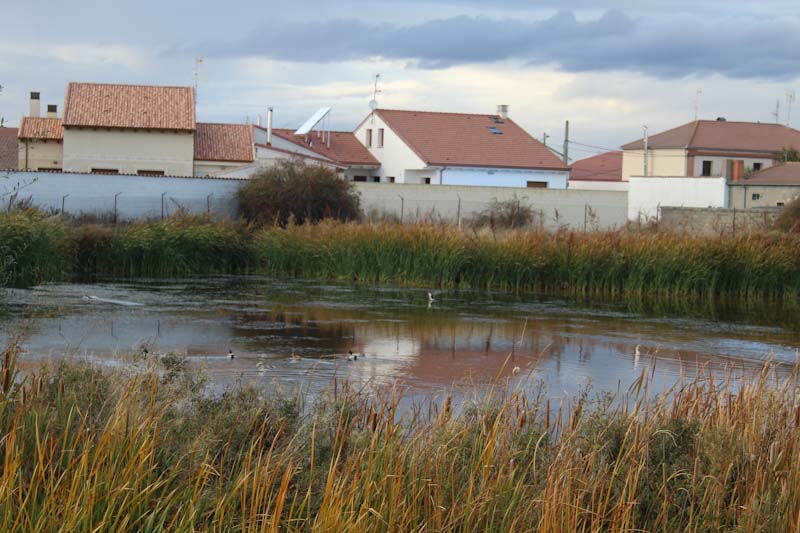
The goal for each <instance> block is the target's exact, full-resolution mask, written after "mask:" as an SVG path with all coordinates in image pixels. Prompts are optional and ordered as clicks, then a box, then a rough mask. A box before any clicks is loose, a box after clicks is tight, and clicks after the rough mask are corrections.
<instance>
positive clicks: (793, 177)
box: [734, 163, 800, 185]
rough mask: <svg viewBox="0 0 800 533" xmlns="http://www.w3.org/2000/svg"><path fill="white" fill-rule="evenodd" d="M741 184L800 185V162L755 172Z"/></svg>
mask: <svg viewBox="0 0 800 533" xmlns="http://www.w3.org/2000/svg"><path fill="white" fill-rule="evenodd" d="M734 183H735V184H741V185H800V163H784V164H782V165H774V166H771V167H767V168H765V169H763V170H759V171H758V172H753V173H752V174H751V175H750V177H749V178H745V179H743V180H740V181H737V182H734Z"/></svg>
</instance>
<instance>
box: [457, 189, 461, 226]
mask: <svg viewBox="0 0 800 533" xmlns="http://www.w3.org/2000/svg"><path fill="white" fill-rule="evenodd" d="M457 196H458V229H461V195H460V194H459V195H457Z"/></svg>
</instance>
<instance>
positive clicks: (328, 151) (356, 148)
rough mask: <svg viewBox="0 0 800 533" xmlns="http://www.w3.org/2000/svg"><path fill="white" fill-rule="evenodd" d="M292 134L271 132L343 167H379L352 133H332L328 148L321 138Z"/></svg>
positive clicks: (285, 130)
mask: <svg viewBox="0 0 800 533" xmlns="http://www.w3.org/2000/svg"><path fill="white" fill-rule="evenodd" d="M294 132H295V130H289V129H284V128H274V129H273V130H272V134H273V135H277V136H278V137H281V138H283V139H286V140H287V141H290V142H293V143H295V144H299V145H301V146H303V147H305V148H306V149H308V150H311V151H312V152H316V153H318V154H320V155H322V156H325V157H327V158H328V159H331V160H333V161H336V162H337V163H341V164H343V165H365V166H376V167H377V166H380V161H378V160H377V159H375V157H374V156H373V155H372V154H371V153H370V152H369V150H367V148H366V147H365V146H364V145H363V144H361V142H359V140H358V139H356V136H355V134H354V133H352V132H349V131H332V132H331V147H330V148H328V145H327V143H323V142H322V139H321V138H320V139H318V138H317V137H316V134H309V135H295V134H294Z"/></svg>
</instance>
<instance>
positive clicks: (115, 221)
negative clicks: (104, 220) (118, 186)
mask: <svg viewBox="0 0 800 533" xmlns="http://www.w3.org/2000/svg"><path fill="white" fill-rule="evenodd" d="M120 194H122V192H118V193H117V194H115V195H114V225H115V226H116V225H117V197H118V196H119V195H120Z"/></svg>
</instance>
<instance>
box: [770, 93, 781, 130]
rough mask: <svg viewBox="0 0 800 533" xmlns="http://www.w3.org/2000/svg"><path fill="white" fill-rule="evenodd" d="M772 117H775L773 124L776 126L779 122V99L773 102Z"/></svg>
mask: <svg viewBox="0 0 800 533" xmlns="http://www.w3.org/2000/svg"><path fill="white" fill-rule="evenodd" d="M772 116H773V117H775V124H778V123H779V122H780V121H781V99H780V98H778V99H777V100H775V111H773V112H772Z"/></svg>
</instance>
